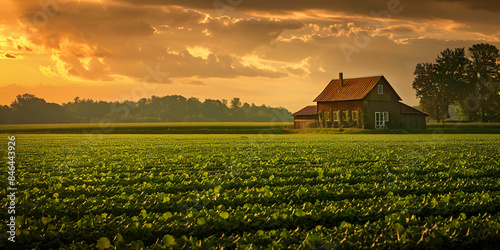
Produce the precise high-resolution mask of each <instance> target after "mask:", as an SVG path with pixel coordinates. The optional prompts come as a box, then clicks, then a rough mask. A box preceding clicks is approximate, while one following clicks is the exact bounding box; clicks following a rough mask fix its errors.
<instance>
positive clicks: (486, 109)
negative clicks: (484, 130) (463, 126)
mask: <svg viewBox="0 0 500 250" xmlns="http://www.w3.org/2000/svg"><path fill="white" fill-rule="evenodd" d="M467 52H468V53H466V50H465V48H455V49H449V48H448V49H446V50H444V51H442V52H441V53H440V54H439V55H438V56H437V58H436V60H435V62H434V63H419V64H417V66H416V67H415V72H414V76H415V78H414V81H413V88H414V89H415V90H416V92H417V93H416V95H417V97H419V98H420V107H421V108H422V110H423V111H424V112H426V113H427V114H429V115H430V118H432V119H435V120H437V121H438V122H440V121H443V122H444V120H445V119H446V118H449V117H450V114H449V112H448V109H449V106H450V105H455V106H456V107H458V111H459V112H458V115H459V119H460V120H463V121H481V122H482V121H485V122H500V83H499V82H500V77H499V75H500V55H499V50H498V48H496V47H495V46H494V45H491V44H485V43H481V44H475V45H472V46H471V47H470V48H468V50H467Z"/></svg>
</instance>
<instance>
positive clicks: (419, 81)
mask: <svg viewBox="0 0 500 250" xmlns="http://www.w3.org/2000/svg"><path fill="white" fill-rule="evenodd" d="M435 67H436V65H435V64H432V63H419V64H417V66H416V67H415V72H414V73H413V74H414V75H415V78H414V80H413V85H412V87H413V89H415V91H416V92H417V97H418V98H420V103H421V105H422V109H423V111H424V112H426V113H429V115H431V118H433V119H436V120H437V121H440V120H441V118H442V110H444V109H445V107H447V105H448V103H447V102H445V101H443V100H446V98H444V96H445V95H446V91H445V89H444V87H443V85H442V84H439V82H438V81H437V76H436V71H435Z"/></svg>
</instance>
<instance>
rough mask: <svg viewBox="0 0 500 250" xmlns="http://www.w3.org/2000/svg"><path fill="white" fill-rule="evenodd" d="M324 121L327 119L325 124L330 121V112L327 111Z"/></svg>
mask: <svg viewBox="0 0 500 250" xmlns="http://www.w3.org/2000/svg"><path fill="white" fill-rule="evenodd" d="M323 119H325V122H329V121H330V112H328V111H325V112H324V117H323Z"/></svg>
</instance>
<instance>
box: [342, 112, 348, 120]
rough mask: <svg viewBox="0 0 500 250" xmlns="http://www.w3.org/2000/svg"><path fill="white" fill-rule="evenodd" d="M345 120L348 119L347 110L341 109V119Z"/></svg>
mask: <svg viewBox="0 0 500 250" xmlns="http://www.w3.org/2000/svg"><path fill="white" fill-rule="evenodd" d="M347 120H348V117H347V111H342V121H347Z"/></svg>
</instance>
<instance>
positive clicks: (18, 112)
mask: <svg viewBox="0 0 500 250" xmlns="http://www.w3.org/2000/svg"><path fill="white" fill-rule="evenodd" d="M103 120H104V121H107V122H281V121H283V122H288V121H292V117H291V113H290V112H289V111H288V110H287V109H285V108H282V107H279V108H272V107H268V106H265V105H262V106H256V105H255V104H253V103H252V104H248V103H246V102H245V103H242V102H241V100H240V98H238V97H235V98H233V99H232V100H231V101H229V102H228V101H227V100H225V99H223V100H213V99H206V100H205V101H203V102H201V101H200V100H199V99H198V98H194V97H191V98H185V97H183V96H180V95H169V96H163V97H159V96H152V97H151V98H142V99H140V100H139V101H137V102H133V101H122V102H106V101H94V100H92V99H80V98H79V97H76V98H75V99H74V100H73V101H72V102H68V103H63V104H62V105H59V104H56V103H48V102H46V101H45V100H44V99H43V98H39V97H36V96H34V95H32V94H23V95H17V97H16V100H15V101H13V102H12V104H11V105H10V106H7V105H4V106H0V123H3V124H40V123H88V122H101V121H103Z"/></svg>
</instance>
